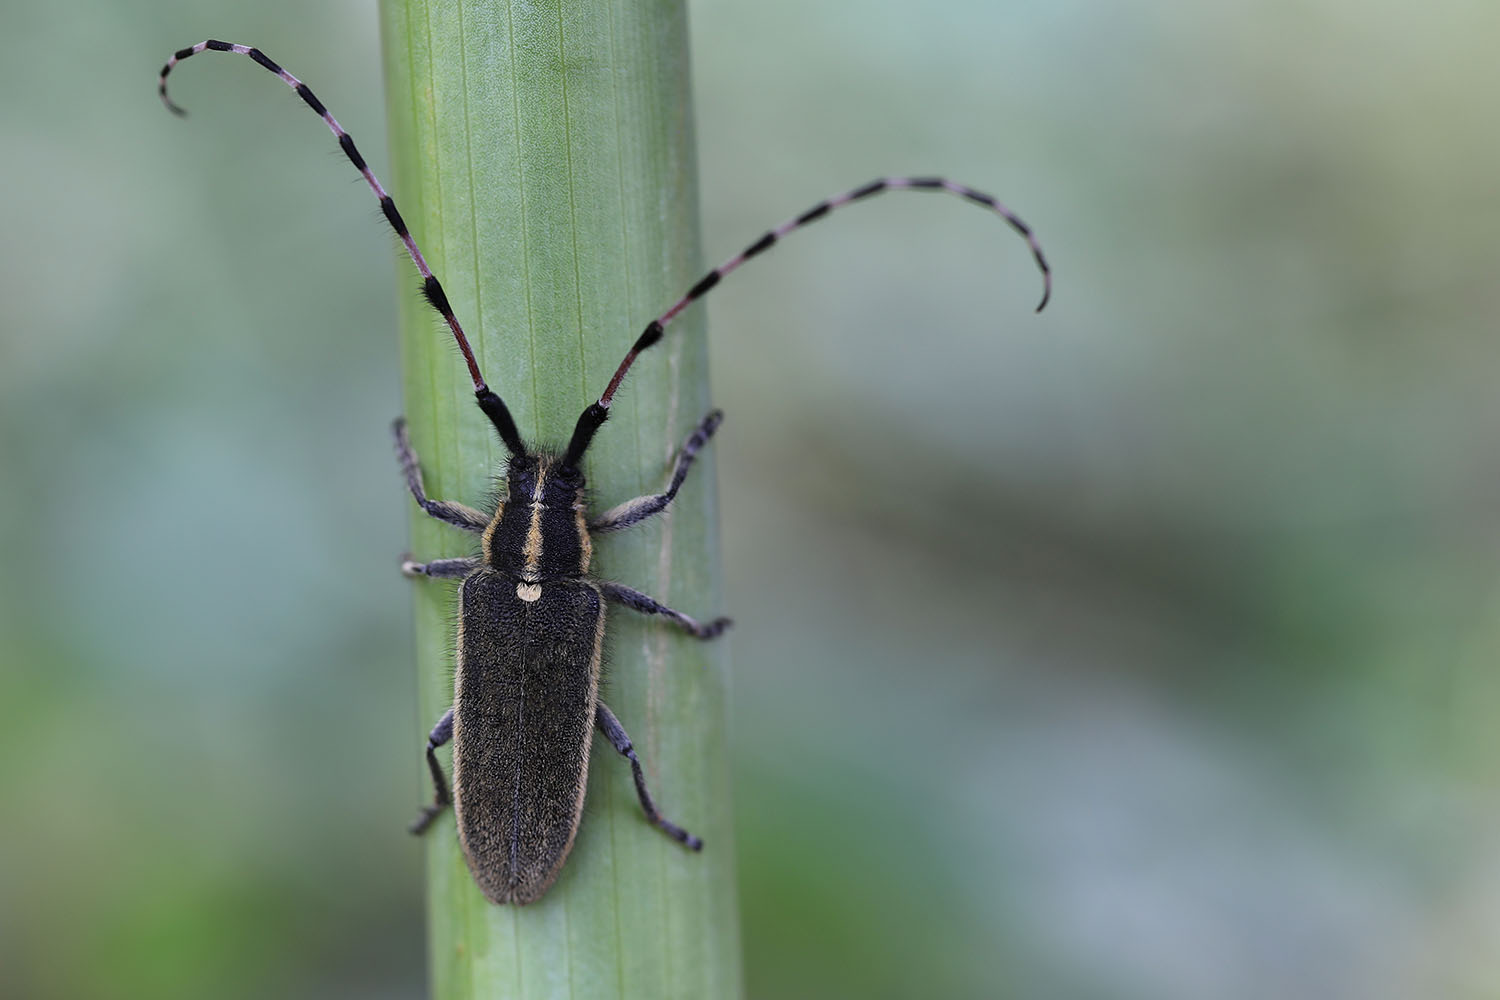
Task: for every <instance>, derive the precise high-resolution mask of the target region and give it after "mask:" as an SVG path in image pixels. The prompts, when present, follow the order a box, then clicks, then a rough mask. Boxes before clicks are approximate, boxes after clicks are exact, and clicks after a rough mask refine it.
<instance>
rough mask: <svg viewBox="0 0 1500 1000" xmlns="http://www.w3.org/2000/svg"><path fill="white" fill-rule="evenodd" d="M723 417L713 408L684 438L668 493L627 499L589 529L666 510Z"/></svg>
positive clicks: (621, 523)
mask: <svg viewBox="0 0 1500 1000" xmlns="http://www.w3.org/2000/svg"><path fill="white" fill-rule="evenodd" d="M723 420H724V411H723V410H714V411H713V412H712V413H710V414H709V415H708V416H706V417H704V418H703V422H702V423H700V424H699V425H698V426H697V427H696V428H694V430H693V433H691V434H689V435H688V437H687V440H686V441H684V442H682V450H681V451H680V452H678V453H677V466H676V468H674V469H673V470H672V479H671V482H669V483H668V484H667V491H666V492H665V493H652V494H648V495H647V496H643V497H636V498H635V499H634V500H627V501H625V502H624V503H622V504H620V505H619V506H618V507H611V508H610V509H609V510H607V511H605V512H604V513H603V514H600V515H599V516H598V518H596V519H595V520H593V521H591V522H589V530H590V531H595V532H602V531H618V530H620V529H621V528H628V527H630V526H631V525H632V524H640V523H641V522H642V521H644V520H645V519H646V518H648V517H652V516H653V515H656V514H660V513H661V512H662V511H664V510H666V509H667V506H668V505H669V504H670V503H671V502H672V500H673V498H674V497H676V496H677V491H678V490H679V489H681V487H682V481H683V480H684V479H686V478H687V474H688V470H689V469H691V468H692V467H693V460H694V459H696V458H697V457H698V452H699V451H700V450H702V448H703V446H704V445H705V444H707V443H708V439H709V438H711V437H713V436H714V431H716V430H718V429H719V424H720V423H722V422H723Z"/></svg>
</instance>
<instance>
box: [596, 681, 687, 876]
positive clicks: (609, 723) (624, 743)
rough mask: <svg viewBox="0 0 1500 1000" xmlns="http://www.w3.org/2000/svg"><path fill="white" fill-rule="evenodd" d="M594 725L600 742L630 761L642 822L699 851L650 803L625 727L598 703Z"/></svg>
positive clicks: (638, 760) (637, 759)
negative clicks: (600, 736)
mask: <svg viewBox="0 0 1500 1000" xmlns="http://www.w3.org/2000/svg"><path fill="white" fill-rule="evenodd" d="M594 724H595V725H596V726H598V727H599V731H600V732H601V733H603V734H604V738H605V739H607V740H609V742H610V745H611V746H613V747H614V748H615V750H616V751H617V752H618V753H619V754H620V756H621V757H624V758H625V759H626V760H628V761H630V771H631V773H632V774H633V775H634V776H635V794H636V795H637V796H639V797H640V800H641V808H642V809H644V810H645V811H646V818H647V819H649V820H650V821H651V823H652V825H653V826H655V827H657V828H658V829H660V830H661V832H662V833H665V834H666V835H667V836H668V837H671V838H672V839H673V840H675V841H677V842H678V843H679V844H681V845H683V846H684V847H686V848H688V849H689V850H692V851H701V850H703V841H701V840H699V839H698V838H697V837H695V836H693V835H692V834H691V833H688V832H687V831H686V830H684V829H683V828H682V827H680V826H678V825H677V824H676V823H673V822H672V821H671V820H669V819H667V818H666V817H665V816H663V815H662V814H661V813H660V812H659V811H658V810H657V808H656V803H655V802H653V801H651V793H650V792H648V791H646V776H645V775H644V774H643V773H641V761H640V758H639V757H637V756H636V755H635V747H634V746H633V745H631V742H630V735H629V734H628V733H626V732H625V727H624V726H622V725H620V720H619V719H617V718H615V713H613V712H611V711H610V710H609V706H608V705H606V704H604V702H602V701H600V702H595V703H594Z"/></svg>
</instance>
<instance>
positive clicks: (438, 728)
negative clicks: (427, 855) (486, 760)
mask: <svg viewBox="0 0 1500 1000" xmlns="http://www.w3.org/2000/svg"><path fill="white" fill-rule="evenodd" d="M451 739H453V709H451V708H450V709H448V711H446V712H444V713H443V717H442V718H441V719H439V720H438V724H437V725H435V726H433V727H432V732H430V733H428V734H427V769H428V770H429V771H431V772H432V784H433V788H434V789H435V791H434V792H433V797H432V805H430V806H424V807H423V808H422V812H421V814H420V815H418V816H417V818H416V821H415V822H413V823H412V825H411V826H409V827H407V828H406V829H407V830H408V831H410V832H411V833H414V834H422V833H426V832H427V828H428V827H429V826H431V825H432V821H433V820H435V819H437V818H438V816H440V815H441V814H442V812H443V810H444V809H447V808H448V806H449V805H450V804H451V803H452V802H453V796H452V795H451V794H449V792H448V779H447V778H445V777H444V776H443V768H442V766H441V765H440V764H438V759H437V752H436V751H437V748H438V747H440V746H442V745H443V744H444V743H447V742H448V741H449V740H451Z"/></svg>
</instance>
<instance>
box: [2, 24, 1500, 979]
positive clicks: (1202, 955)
mask: <svg viewBox="0 0 1500 1000" xmlns="http://www.w3.org/2000/svg"><path fill="white" fill-rule="evenodd" d="M692 17H693V28H694V37H695V44H696V48H695V51H694V54H693V58H694V63H695V74H696V104H697V112H698V130H699V138H700V148H701V166H702V190H703V200H704V217H705V220H706V223H705V224H706V245H707V246H708V247H709V248H710V253H711V255H712V257H713V258H714V259H718V258H720V257H722V256H724V255H727V254H728V253H730V252H732V251H733V250H735V249H738V248H739V247H740V246H741V245H742V244H743V243H744V242H746V241H747V240H748V239H749V238H751V237H753V236H754V235H756V234H758V233H759V232H760V231H761V230H762V229H764V228H765V227H766V226H767V225H768V224H770V223H772V222H775V221H777V220H779V219H781V218H784V217H785V216H787V215H789V214H792V213H793V212H795V211H798V210H800V209H801V208H803V207H805V206H806V205H808V204H810V203H812V202H813V201H815V200H816V199H817V198H819V197H821V196H823V195H825V194H828V193H831V192H834V191H837V190H841V189H843V188H845V187H848V186H850V185H853V184H857V183H860V182H863V181H865V180H867V179H869V178H870V177H873V176H876V175H879V174H882V173H899V172H920V173H929V172H941V173H945V174H949V175H951V176H953V177H955V178H958V179H961V180H964V181H967V182H970V183H973V184H975V185H976V186H979V187H981V188H984V189H986V190H990V191H993V192H994V193H996V194H998V195H999V196H1000V197H1002V198H1003V199H1005V200H1006V201H1007V202H1008V203H1010V204H1011V205H1012V206H1013V207H1014V208H1015V209H1016V210H1017V211H1019V212H1020V213H1021V214H1022V215H1023V216H1024V217H1025V218H1026V219H1027V220H1028V221H1030V222H1032V223H1033V224H1034V225H1035V227H1036V228H1037V230H1038V232H1039V233H1040V235H1041V237H1042V240H1043V242H1044V244H1045V246H1046V247H1047V249H1048V251H1049V254H1050V255H1051V257H1052V259H1053V262H1054V264H1055V266H1056V270H1057V278H1058V292H1057V296H1056V299H1055V300H1054V302H1053V305H1052V307H1051V308H1050V309H1049V310H1048V311H1047V312H1046V313H1045V314H1043V315H1042V316H1040V317H1034V316H1032V315H1031V314H1030V307H1031V305H1032V304H1033V302H1034V298H1035V295H1036V294H1037V291H1038V282H1037V279H1036V275H1035V274H1034V273H1033V272H1032V270H1031V269H1030V264H1029V263H1028V260H1027V257H1026V254H1025V250H1024V247H1023V246H1022V245H1020V244H1019V243H1018V241H1017V240H1015V239H1014V237H1013V236H1012V235H1011V234H1010V233H1008V232H1007V231H1006V230H1005V229H1004V228H1003V226H1000V225H998V224H997V223H996V222H995V221H994V220H992V219H989V218H987V217H986V216H984V215H983V214H982V213H980V212H976V211H974V210H973V209H972V208H970V207H966V206H964V205H962V204H960V203H958V202H955V201H953V200H951V199H939V198H932V197H917V196H912V195H893V196H890V197H888V198H883V199H880V200H878V201H876V202H871V203H869V204H868V205H865V206H863V207H861V208H859V209H857V210H851V211H850V212H849V213H847V214H843V215H841V216H840V217H839V218H838V219H837V220H835V221H830V222H828V223H827V224H825V225H822V226H819V227H816V228H814V229H811V230H809V231H807V232H806V233H804V234H800V235H799V236H798V237H797V241H796V242H795V243H791V242H789V243H788V244H787V245H786V246H785V247H783V248H780V249H779V250H778V251H777V252H776V253H774V254H772V255H770V256H768V257H766V258H764V259H762V260H760V261H757V262H756V264H755V265H754V266H753V267H752V268H747V269H746V270H745V271H744V272H742V273H741V274H739V275H736V277H735V280H733V281H732V282H727V283H726V284H725V286H724V287H723V288H722V290H720V291H718V292H716V293H715V295H714V297H713V298H711V299H710V300H709V303H710V306H709V309H710V315H711V321H710V328H711V331H712V343H713V350H714V358H715V366H716V367H715V373H714V383H715V394H716V397H717V399H718V400H719V401H720V403H721V404H722V405H723V406H724V407H725V408H726V409H727V410H728V412H729V416H730V422H729V423H728V424H726V427H725V430H724V432H723V433H722V434H721V435H720V437H719V438H718V439H716V441H715V444H714V447H715V448H717V449H718V450H719V453H720V461H719V469H720V470H721V485H722V487H723V489H722V494H723V497H724V501H723V510H722V521H723V525H724V532H725V534H724V551H725V564H726V567H727V572H728V593H729V608H728V609H727V610H729V611H731V612H732V613H733V614H734V615H735V617H736V619H737V621H738V622H739V626H738V627H737V629H736V631H735V633H734V637H733V640H732V642H733V659H734V665H735V669H734V677H735V700H734V706H733V707H734V726H735V728H734V732H733V737H732V738H733V743H734V746H735V753H736V759H737V767H736V784H735V789H734V796H735V798H734V803H733V808H734V810H735V814H736V822H737V826H738V835H737V840H738V843H737V850H738V852H739V871H740V879H741V898H742V900H743V904H744V918H743V919H744V936H745V947H746V968H747V978H748V986H749V992H750V994H751V995H752V996H753V997H755V998H803V997H807V998H812V997H838V996H860V997H872V998H886V997H890V998H896V997H911V996H919V995H920V996H924V997H976V998H977V997H1011V996H1014V997H1070V998H1071V997H1078V998H1110V1000H1114V998H1136V997H1140V998H1146V997H1150V998H1183V1000H1187V998H1202V997H1215V998H1227V1000H1235V998H1252V997H1253V998H1260V997H1267V996H1277V997H1319V998H1327V997H1350V998H1376V1000H1383V998H1410V997H1424V998H1428V997H1445V998H1447V997H1452V998H1469V997H1476V998H1477V997H1492V996H1495V995H1497V993H1500V965H1497V963H1496V961H1495V954H1496V950H1495V949H1496V942H1497V939H1500V934H1497V932H1500V807H1497V798H1496V794H1495V791H1496V782H1497V777H1500V752H1497V751H1500V739H1497V736H1496V723H1495V719H1496V718H1497V713H1500V678H1497V676H1496V673H1495V670H1494V663H1495V656H1496V650H1497V646H1500V533H1497V530H1496V529H1497V527H1500V524H1497V522H1500V516H1497V511H1500V475H1497V466H1496V462H1495V459H1494V457H1493V455H1492V454H1491V452H1490V450H1489V445H1490V443H1491V442H1493V441H1494V440H1496V436H1497V431H1500V394H1497V393H1496V391H1495V386H1496V384H1497V383H1500V348H1497V346H1496V344H1495V343H1494V338H1493V336H1492V334H1493V331H1494V326H1495V321H1494V317H1495V316H1496V315H1497V310H1500V293H1497V288H1500V286H1497V284H1496V283H1495V282H1494V281H1493V280H1492V272H1493V270H1494V269H1495V267H1496V265H1497V263H1500V226H1497V225H1496V220H1497V218H1500V193H1497V186H1496V183H1495V178H1496V177H1497V176H1500V136H1497V133H1496V131H1495V129H1494V128H1493V127H1492V123H1493V120H1494V112H1493V105H1494V102H1495V100H1496V95H1497V94H1500V62H1497V60H1496V59H1495V58H1494V41H1495V39H1496V38H1497V37H1500V7H1496V6H1495V5H1494V4H1490V3H1484V2H1482V0H1475V2H1471V3H1464V2H1460V0H1438V2H1434V3H1430V4H1425V5H1421V6H1420V8H1419V7H1418V6H1417V5H1412V4H1401V3H1394V2H1377V3H1358V4H1356V3H1353V2H1349V0H1308V2H1305V3H1298V4H1264V5H1249V4H1232V3H1227V2H1213V0H1210V2H1206V3H1202V2H1197V3H1195V2H1188V0H1180V2H1167V0H1161V2H1156V3H1142V4H1129V5H1122V4H1113V3H1106V2H1101V0H1092V2H1085V0H1062V2H1052V3H1027V4H1023V3H997V2H985V0H951V2H942V3H935V4H927V5H914V4H898V3H891V2H886V0H868V2H861V3H852V2H848V3H845V2H838V3H835V2H828V3H818V4H808V3H797V2H793V0H763V2H761V3H755V4H745V3H730V2H727V0H701V2H697V3H695V4H694V5H693V7H692ZM3 24H4V32H3V37H0V54H3V58H0V94H3V95H4V96H3V97H0V171H3V175H0V176H3V180H4V191H5V196H4V198H3V201H0V219H3V222H4V233H5V249H4V251H3V253H4V261H3V263H4V266H3V268H0V296H3V300H4V303H5V305H6V309H5V311H4V320H3V321H0V323H3V325H0V469H3V472H0V476H3V479H4V483H5V488H4V490H3V494H0V495H3V501H0V503H3V505H0V548H3V551H4V564H5V572H4V573H3V575H0V993H3V994H4V995H5V996H8V997H39V998H54V997H56V998H72V997H82V998H95V997H99V998H108V997H153V998H178V997H182V998H188V997H193V998H197V997H204V996H216V997H230V998H237V997H247V998H248V997H266V996H279V997H293V998H295V997H327V996H339V997H344V996H348V997H372V998H380V997H410V996H415V995H420V994H421V993H422V991H423V990H424V989H425V975H424V970H423V962H424V956H423V953H422V948H423V933H422V927H421V914H422V907H421V891H422V890H421V885H420V853H419V850H418V848H417V847H416V845H415V844H413V843H412V842H411V841H410V840H409V839H408V838H407V836H406V834H405V833H404V832H403V824H404V823H405V822H406V820H407V819H408V818H409V816H410V814H411V812H412V810H413V808H414V807H415V806H416V805H417V804H418V802H419V801H420V800H421V798H422V796H423V795H424V792H423V791H422V786H421V785H420V784H419V768H420V758H419V754H418V750H417V748H418V746H419V735H418V734H419V733H421V732H424V731H425V727H426V724H427V723H428V722H429V721H430V720H423V719H418V718H417V716H416V709H415V700H414V691H415V685H414V678H413V675H412V670H411V666H410V663H409V645H410V636H409V605H408V597H407V587H408V584H407V583H406V581H404V580H402V579H401V578H400V577H399V576H398V575H397V573H396V572H395V566H396V558H397V556H398V555H399V554H400V552H401V551H402V549H403V547H404V545H405V529H404V527H403V523H404V522H403V518H404V516H405V509H406V505H407V503H408V499H407V497H406V496H405V495H404V493H403V490H402V488H401V484H400V481H399V478H398V476H397V475H396V470H395V468H394V463H393V460H392V458H391V454H390V446H389V441H388V438H387V425H388V422H389V420H390V418H391V417H392V416H394V415H395V413H396V412H397V410H398V408H399V402H398V398H397V386H398V380H397V375H396V371H395V357H396V352H395V336H394V333H395V322H394V309H393V306H394V301H395V297H394V294H393V289H394V285H393V281H395V280H400V281H405V282H411V281H413V280H414V279H413V278H412V275H411V274H410V273H409V269H408V268H407V267H406V266H405V265H404V264H402V265H401V266H400V268H399V269H398V266H397V258H396V253H395V247H394V241H393V240H392V239H391V238H390V237H389V236H388V235H387V234H386V233H385V232H384V231H383V225H382V223H381V220H380V218H379V213H378V212H377V211H376V208H375V206H374V204H373V202H372V201H371V199H370V198H369V196H368V193H367V192H366V191H365V190H364V189H363V187H362V186H361V185H360V184H359V181H358V177H357V176H356V175H355V174H354V173H353V172H352V171H351V170H350V169H349V168H348V164H347V163H346V162H345V161H344V160H343V159H342V157H341V156H340V155H339V154H338V152H337V150H336V149H335V147H334V146H333V144H332V142H331V141H330V139H329V137H328V135H327V134H326V133H325V132H323V131H322V130H321V129H320V128H319V126H318V124H317V123H316V122H315V121H313V120H312V117H311V116H310V115H309V114H308V113H307V112H306V111H305V109H302V108H301V107H300V106H299V105H298V104H296V102H295V101H294V100H292V99H291V98H290V97H289V95H287V94H286V93H284V92H283V91H282V89H281V88H279V87H277V86H276V85H275V83H274V81H271V80H268V79H266V78H265V75H264V74H263V73H262V72H261V71H260V70H258V69H256V68H255V67H253V66H250V65H249V64H248V63H243V62H242V61H230V60H222V61H215V62H209V61H207V60H205V61H203V62H196V63H194V64H192V65H191V66H189V67H186V68H185V69H184V71H183V72H182V73H181V74H180V76H178V77H177V78H176V81H175V82H176V92H177V94H178V96H179V98H180V99H181V100H182V101H183V102H184V103H185V104H187V105H188V106H189V107H190V108H192V109H193V110H194V111H195V112H196V113H195V115H194V117H192V118H191V119H189V120H188V121H187V122H185V123H184V122H180V121H177V120H175V119H173V118H172V117H171V116H169V115H168V114H166V113H165V112H164V111H163V110H162V109H161V107H160V106H159V105H158V104H157V102H156V97H155V93H154V88H155V74H156V72H157V70H158V69H159V67H160V65H161V63H162V61H163V59H164V58H165V57H166V56H167V55H168V54H169V53H170V52H171V51H172V50H174V49H176V48H178V47H180V46H182V45H186V44H190V43H192V42H194V41H198V40H200V39H202V38H205V37H222V38H230V39H233V40H236V41H244V42H249V43H252V44H257V45H260V46H262V47H263V48H265V49H266V50H267V51H268V52H269V53H270V54H271V55H272V56H273V57H274V58H276V59H277V60H279V61H281V62H282V63H283V64H285V65H286V66H288V67H290V68H291V69H292V70H293V71H294V72H296V73H298V74H300V75H301V76H303V77H304V78H305V79H307V80H308V81H309V83H310V84H311V85H312V86H313V87H314V89H315V90H316V91H317V93H318V94H319V96H320V97H322V98H323V99H324V100H325V101H326V102H327V103H328V105H329V106H330V107H331V108H332V109H333V111H334V112H335V114H337V115H338V116H339V118H340V119H341V121H343V122H344V124H345V125H346V126H347V127H348V128H349V130H350V131H351V132H352V133H353V134H354V135H355V136H356V137H358V138H360V139H361V141H362V147H363V148H364V150H365V152H366V154H367V155H368V156H369V157H370V159H371V160H372V162H373V163H374V164H375V166H376V168H377V170H380V169H382V168H383V167H384V165H385V164H386V163H387V162H388V156H387V154H386V151H385V149H384V144H383V135H382V130H383V127H384V112H383V109H382V105H381V89H380V88H381V78H380V65H379V50H378V44H377V42H378V40H377V36H376V30H377V29H376V17H375V11H374V9H373V5H371V4H366V3H354V2H341V3H333V4H319V5H306V4H299V3H292V2H287V0H263V2H261V3H258V4H256V5H253V6H252V5H246V4H231V3H227V2H223V0H212V2H195V3H188V2H184V0H178V2H173V3H166V2H162V3H151V4H145V3H128V4H126V3H106V2H102V0H90V2H77V3H71V4H67V5H23V4H19V3H15V2H6V3H5V4H4V7H3ZM497 224H503V223H497ZM434 329H435V335H436V329H437V328H436V327H435V328H434ZM633 333H634V330H633V329H631V330H621V331H620V338H621V339H620V343H621V346H622V348H623V347H624V346H625V345H626V344H627V342H628V341H629V339H630V337H631V336H633ZM455 363H456V362H455ZM470 499H473V498H470ZM703 610H705V611H707V610H709V609H703Z"/></svg>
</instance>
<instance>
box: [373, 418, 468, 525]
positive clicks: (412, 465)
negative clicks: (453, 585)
mask: <svg viewBox="0 0 1500 1000" xmlns="http://www.w3.org/2000/svg"><path fill="white" fill-rule="evenodd" d="M391 430H392V432H393V433H394V434H395V435H396V458H397V460H398V461H400V463H401V474H402V475H403V476H405V477H406V488H407V489H409V490H411V495H412V496H413V497H415V498H416V501H417V506H418V507H421V508H422V509H423V510H425V511H426V512H427V513H428V514H429V515H431V516H432V517H435V518H437V519H438V520H439V521H445V522H447V523H448V524H451V525H453V526H454V527H455V528H462V529H464V530H465V531H472V532H474V533H475V534H478V533H479V532H481V531H483V530H484V529H485V528H486V527H488V526H489V523H490V519H489V518H488V517H486V516H485V515H484V514H482V513H480V512H479V511H477V510H475V509H474V508H473V507H465V506H464V505H463V504H461V503H454V502H452V501H451V500H429V499H427V491H426V490H424V489H423V488H422V467H421V466H420V465H418V464H417V453H416V452H414V451H412V450H411V441H409V440H408V439H407V436H406V418H405V417H397V418H396V422H395V424H393V425H392V427H391Z"/></svg>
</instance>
